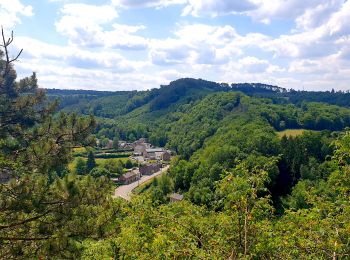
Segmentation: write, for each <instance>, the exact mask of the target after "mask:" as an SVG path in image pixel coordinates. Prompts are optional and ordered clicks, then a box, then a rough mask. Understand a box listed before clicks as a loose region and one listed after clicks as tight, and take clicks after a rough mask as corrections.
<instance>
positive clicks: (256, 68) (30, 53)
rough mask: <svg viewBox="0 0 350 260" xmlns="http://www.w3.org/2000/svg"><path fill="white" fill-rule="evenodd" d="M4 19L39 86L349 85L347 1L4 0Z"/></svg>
mask: <svg viewBox="0 0 350 260" xmlns="http://www.w3.org/2000/svg"><path fill="white" fill-rule="evenodd" d="M0 24H1V25H2V26H3V27H4V30H5V32H6V33H10V32H11V30H13V31H14V36H15V39H14V42H13V44H12V46H11V53H12V56H16V54H17V52H18V51H19V50H20V49H22V48H23V54H22V55H21V56H20V59H19V60H18V61H17V62H16V65H15V67H16V70H17V74H18V77H19V78H21V77H25V76H28V75H31V73H32V72H33V71H35V72H36V73H37V76H38V79H39V85H40V87H42V88H60V89H95V90H113V91H117V90H135V89H136V90H144V89H151V88H156V87H159V86H160V85H164V84H168V83H169V82H170V81H172V80H176V79H178V78H183V77H191V78H202V79H206V80H210V81H216V82H225V83H239V82H260V83H266V84H272V85H278V86H280V87H284V88H288V89H289V88H293V89H305V90H330V89H332V88H333V89H336V90H344V91H345V90H349V89H350V84H349V83H350V26H349V24H350V0H306V1H305V0H143V1H142V0H35V1H34V0H0Z"/></svg>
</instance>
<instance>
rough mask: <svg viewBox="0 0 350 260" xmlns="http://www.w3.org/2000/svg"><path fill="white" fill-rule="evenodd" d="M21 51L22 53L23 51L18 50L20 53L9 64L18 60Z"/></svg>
mask: <svg viewBox="0 0 350 260" xmlns="http://www.w3.org/2000/svg"><path fill="white" fill-rule="evenodd" d="M22 51H23V49H21V50H20V52H19V53H18V54H17V56H16V58H14V59H12V60H10V63H11V62H14V61H16V60H17V59H18V58H19V56H20V55H21V54H22Z"/></svg>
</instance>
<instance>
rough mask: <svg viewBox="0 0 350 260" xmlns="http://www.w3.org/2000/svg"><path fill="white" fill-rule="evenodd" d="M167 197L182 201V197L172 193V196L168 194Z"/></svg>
mask: <svg viewBox="0 0 350 260" xmlns="http://www.w3.org/2000/svg"><path fill="white" fill-rule="evenodd" d="M169 197H170V198H172V199H175V200H182V199H183V198H184V195H181V194H178V193H173V194H170V195H169Z"/></svg>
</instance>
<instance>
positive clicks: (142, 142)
mask: <svg viewBox="0 0 350 260" xmlns="http://www.w3.org/2000/svg"><path fill="white" fill-rule="evenodd" d="M146 144H147V145H149V146H150V147H151V144H149V143H147V139H146V138H140V139H139V140H137V141H135V142H133V146H134V147H136V146H137V145H146ZM150 147H147V148H150Z"/></svg>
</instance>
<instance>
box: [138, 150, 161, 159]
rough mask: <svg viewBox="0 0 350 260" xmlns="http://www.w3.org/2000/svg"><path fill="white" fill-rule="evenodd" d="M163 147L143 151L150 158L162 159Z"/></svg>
mask: <svg viewBox="0 0 350 260" xmlns="http://www.w3.org/2000/svg"><path fill="white" fill-rule="evenodd" d="M163 152H164V149H163V148H150V149H146V150H144V151H143V154H142V155H143V157H144V158H145V159H148V160H161V155H162V153H163Z"/></svg>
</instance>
